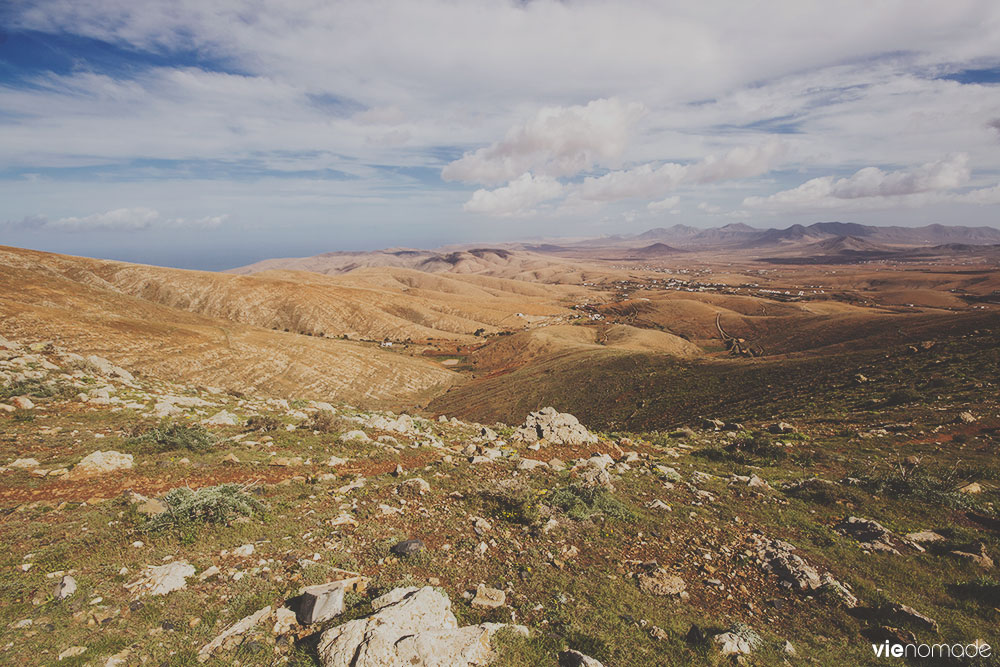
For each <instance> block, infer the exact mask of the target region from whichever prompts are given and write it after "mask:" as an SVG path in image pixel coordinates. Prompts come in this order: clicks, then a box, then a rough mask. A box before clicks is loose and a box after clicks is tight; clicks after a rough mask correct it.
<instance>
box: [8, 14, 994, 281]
mask: <svg viewBox="0 0 1000 667" xmlns="http://www.w3.org/2000/svg"><path fill="white" fill-rule="evenodd" d="M998 45H1000V3H997V2H996V1H995V0H981V1H973V0H949V2H941V1H940V0H933V1H924V0H881V1H878V2H872V1H871V0H866V1H865V2H854V1H852V0H843V1H839V2H830V1H829V0H825V1H824V2H812V1H810V0H787V1H784V0H773V1H771V2H763V3H756V2H746V1H745V0H741V1H738V2H721V1H720V2H711V3H696V2H690V1H689V0H685V1H683V2H669V1H663V0H659V1H647V0H617V1H615V2H610V1H606V2H596V1H591V0H579V1H578V0H563V1H561V2H556V1H552V0H538V1H530V0H529V1H519V2H515V1H506V0H407V1H401V2H393V1H386V0H365V1H360V2H358V1H353V0H342V1H340V2H328V1H326V0H283V1H282V2H260V1H253V2H248V1H246V0H87V1H86V2H79V1H77V0H4V2H2V3H0V244H3V245H15V246H21V247H30V248H37V249H42V250H50V251H54V252H64V253H71V254H80V255H87V256H96V257H106V258H111V259H122V260H127V261H139V262H147V263H155V264H162V265H167V266H178V267H182V268H200V269H209V270H216V269H224V268H231V267H235V266H240V265H243V264H247V263H250V262H253V261H256V260H259V259H263V258H266V257H285V256H304V255H313V254H317V253H320V252H327V251H334V250H369V249H376V248H384V247H400V246H403V247H421V248H430V247H436V246H440V245H444V244H449V243H470V242H483V243H488V242H502V241H510V240H526V239H540V238H557V237H592V236H601V235H609V234H627V233H638V232H642V231H644V230H646V229H649V228H651V227H659V226H670V225H673V224H678V223H681V224H686V225H693V226H697V227H709V226H719V225H724V224H729V223H734V222H742V223H746V224H750V225H752V226H756V227H784V226H788V225H791V224H796V223H801V224H809V223H811V222H816V221H820V220H841V221H851V222H860V223H865V224H899V225H911V226H916V225H923V224H930V223H943V224H965V225H990V226H1000V220H998V213H1000V46H998Z"/></svg>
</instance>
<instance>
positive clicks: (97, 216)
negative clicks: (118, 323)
mask: <svg viewBox="0 0 1000 667" xmlns="http://www.w3.org/2000/svg"><path fill="white" fill-rule="evenodd" d="M228 218H229V215H228V214H224V215H215V216H205V217H203V218H199V219H196V220H186V219H184V218H169V219H167V218H164V217H163V216H161V215H160V213H159V212H158V211H156V210H154V209H151V208H146V207H143V206H137V207H135V208H117V209H114V210H112V211H105V212H104V213H94V214H91V215H87V216H83V217H75V216H70V217H65V218H58V219H56V220H49V219H48V218H45V217H43V216H37V215H36V216H28V217H26V218H24V219H22V220H20V221H18V222H8V223H7V224H6V225H4V226H7V227H21V228H27V229H42V230H53V231H63V232H92V231H115V232H136V231H142V230H147V229H152V228H155V227H158V228H169V227H175V228H178V227H200V228H205V227H218V226H219V225H221V224H222V223H224V222H225V221H226V220H228Z"/></svg>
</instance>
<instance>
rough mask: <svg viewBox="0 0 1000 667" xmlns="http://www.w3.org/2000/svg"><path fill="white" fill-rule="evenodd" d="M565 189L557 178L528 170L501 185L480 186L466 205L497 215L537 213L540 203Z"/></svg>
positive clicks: (481, 211)
mask: <svg viewBox="0 0 1000 667" xmlns="http://www.w3.org/2000/svg"><path fill="white" fill-rule="evenodd" d="M562 192H563V185H562V184H561V183H559V181H557V180H555V179H554V178H551V177H550V176H533V175H532V174H530V173H527V172H525V173H524V174H521V176H520V177H518V178H516V179H514V180H513V181H511V182H510V183H508V184H507V185H505V186H503V187H501V188H496V189H495V190H485V189H480V190H476V191H475V192H474V193H473V194H472V198H471V199H470V200H469V201H468V202H466V204H465V206H464V207H463V208H464V210H466V211H468V212H469V213H486V214H488V215H495V216H511V215H526V214H529V213H533V212H534V211H535V208H534V207H535V206H536V205H538V204H540V203H542V202H545V201H549V200H551V199H555V198H556V197H558V196H559V195H561V194H562Z"/></svg>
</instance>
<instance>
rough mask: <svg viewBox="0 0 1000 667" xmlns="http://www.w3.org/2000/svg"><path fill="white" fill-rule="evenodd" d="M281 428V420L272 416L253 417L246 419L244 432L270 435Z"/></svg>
mask: <svg viewBox="0 0 1000 667" xmlns="http://www.w3.org/2000/svg"><path fill="white" fill-rule="evenodd" d="M279 428H281V420H280V419H278V418H277V417H275V416H274V415H254V416H252V417H250V418H249V419H247V423H246V426H245V427H244V429H243V430H245V431H261V432H263V433H270V432H271V431H277V430H278V429H279Z"/></svg>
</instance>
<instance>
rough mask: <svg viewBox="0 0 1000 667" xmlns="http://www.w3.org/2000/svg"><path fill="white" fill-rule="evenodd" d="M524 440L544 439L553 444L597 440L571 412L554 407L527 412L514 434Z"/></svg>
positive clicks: (573, 443)
mask: <svg viewBox="0 0 1000 667" xmlns="http://www.w3.org/2000/svg"><path fill="white" fill-rule="evenodd" d="M514 435H515V436H516V437H517V438H520V439H521V440H524V441H526V442H535V441H536V440H543V439H544V440H545V441H546V442H550V443H552V444H554V445H585V444H590V443H594V442H597V436H596V435H594V434H593V433H591V432H590V431H588V430H587V429H586V427H584V426H583V424H581V423H580V421H579V420H578V419H577V418H576V417H574V416H573V415H571V414H568V413H566V412H558V411H556V409H555V408H551V407H550V408H542V409H541V410H539V411H538V412H532V413H529V414H528V416H527V417H526V418H525V420H524V425H523V426H521V427H520V428H519V429H517V431H516V432H515V434H514Z"/></svg>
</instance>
